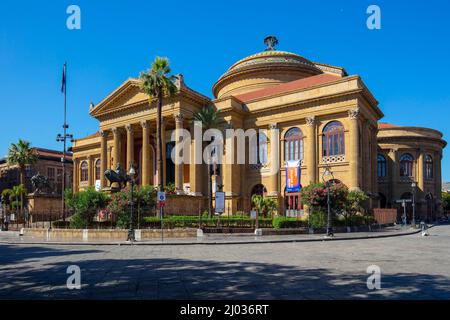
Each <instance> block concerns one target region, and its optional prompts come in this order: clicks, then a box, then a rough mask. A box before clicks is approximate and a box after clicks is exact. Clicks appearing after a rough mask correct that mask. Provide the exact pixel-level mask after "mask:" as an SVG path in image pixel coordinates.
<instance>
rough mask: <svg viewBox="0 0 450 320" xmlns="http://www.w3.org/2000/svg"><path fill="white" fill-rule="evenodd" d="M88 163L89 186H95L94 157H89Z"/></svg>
mask: <svg viewBox="0 0 450 320" xmlns="http://www.w3.org/2000/svg"><path fill="white" fill-rule="evenodd" d="M87 162H88V186H90V187H91V186H93V185H95V182H94V174H95V173H94V157H93V156H91V155H89V156H88V157H87Z"/></svg>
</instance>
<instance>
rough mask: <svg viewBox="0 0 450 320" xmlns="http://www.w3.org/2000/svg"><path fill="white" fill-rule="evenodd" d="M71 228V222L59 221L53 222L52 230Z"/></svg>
mask: <svg viewBox="0 0 450 320" xmlns="http://www.w3.org/2000/svg"><path fill="white" fill-rule="evenodd" d="M69 226H70V221H67V220H66V221H62V220H59V221H53V222H52V228H55V229H67V228H69Z"/></svg>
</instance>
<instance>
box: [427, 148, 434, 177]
mask: <svg viewBox="0 0 450 320" xmlns="http://www.w3.org/2000/svg"><path fill="white" fill-rule="evenodd" d="M425 178H426V179H433V158H432V157H431V156H430V155H429V154H427V155H426V157H425Z"/></svg>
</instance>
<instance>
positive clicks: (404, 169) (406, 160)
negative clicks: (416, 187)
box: [400, 153, 414, 177]
mask: <svg viewBox="0 0 450 320" xmlns="http://www.w3.org/2000/svg"><path fill="white" fill-rule="evenodd" d="M413 162H414V158H413V156H412V155H410V154H409V153H405V154H403V155H402V156H401V157H400V176H401V177H412V176H413Z"/></svg>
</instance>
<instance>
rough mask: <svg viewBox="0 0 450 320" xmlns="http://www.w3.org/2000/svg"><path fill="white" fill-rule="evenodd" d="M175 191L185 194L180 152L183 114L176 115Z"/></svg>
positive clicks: (182, 163)
mask: <svg viewBox="0 0 450 320" xmlns="http://www.w3.org/2000/svg"><path fill="white" fill-rule="evenodd" d="M174 118H175V135H176V141H175V159H174V160H175V190H176V192H177V194H182V193H183V182H184V162H183V157H181V156H180V152H179V151H180V150H179V148H180V147H181V142H182V140H183V139H182V137H183V132H182V129H183V120H184V117H183V115H182V114H181V113H178V114H175V116H174Z"/></svg>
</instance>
